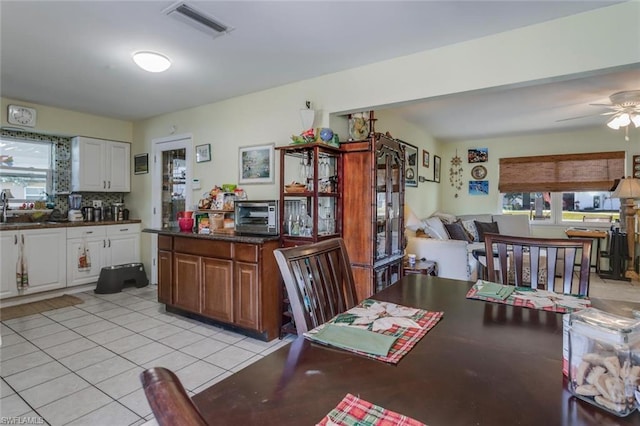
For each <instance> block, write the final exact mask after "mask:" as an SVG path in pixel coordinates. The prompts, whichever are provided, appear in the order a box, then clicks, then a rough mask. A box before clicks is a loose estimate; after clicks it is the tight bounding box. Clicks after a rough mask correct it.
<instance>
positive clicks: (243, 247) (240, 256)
mask: <svg viewBox="0 0 640 426" xmlns="http://www.w3.org/2000/svg"><path fill="white" fill-rule="evenodd" d="M258 248H259V247H258V245H257V244H243V243H236V244H235V256H234V257H235V259H236V260H239V261H241V262H258Z"/></svg>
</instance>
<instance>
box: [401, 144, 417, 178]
mask: <svg viewBox="0 0 640 426" xmlns="http://www.w3.org/2000/svg"><path fill="white" fill-rule="evenodd" d="M401 143H402V145H404V186H405V187H407V186H418V148H416V147H415V146H413V145H411V144H409V143H406V142H401Z"/></svg>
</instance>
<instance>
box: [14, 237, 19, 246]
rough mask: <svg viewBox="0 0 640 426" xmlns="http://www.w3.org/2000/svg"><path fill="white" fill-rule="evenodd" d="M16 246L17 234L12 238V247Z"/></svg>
mask: <svg viewBox="0 0 640 426" xmlns="http://www.w3.org/2000/svg"><path fill="white" fill-rule="evenodd" d="M16 244H18V234H16V235H14V236H13V245H14V246H15V245H16Z"/></svg>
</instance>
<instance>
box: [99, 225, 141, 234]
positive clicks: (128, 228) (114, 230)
mask: <svg viewBox="0 0 640 426" xmlns="http://www.w3.org/2000/svg"><path fill="white" fill-rule="evenodd" d="M137 233H140V224H139V223H123V224H122V225H108V226H107V235H109V236H116V235H121V234H137Z"/></svg>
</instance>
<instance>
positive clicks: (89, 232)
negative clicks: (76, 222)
mask: <svg viewBox="0 0 640 426" xmlns="http://www.w3.org/2000/svg"><path fill="white" fill-rule="evenodd" d="M85 234H87V235H89V234H93V231H87V232H85Z"/></svg>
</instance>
